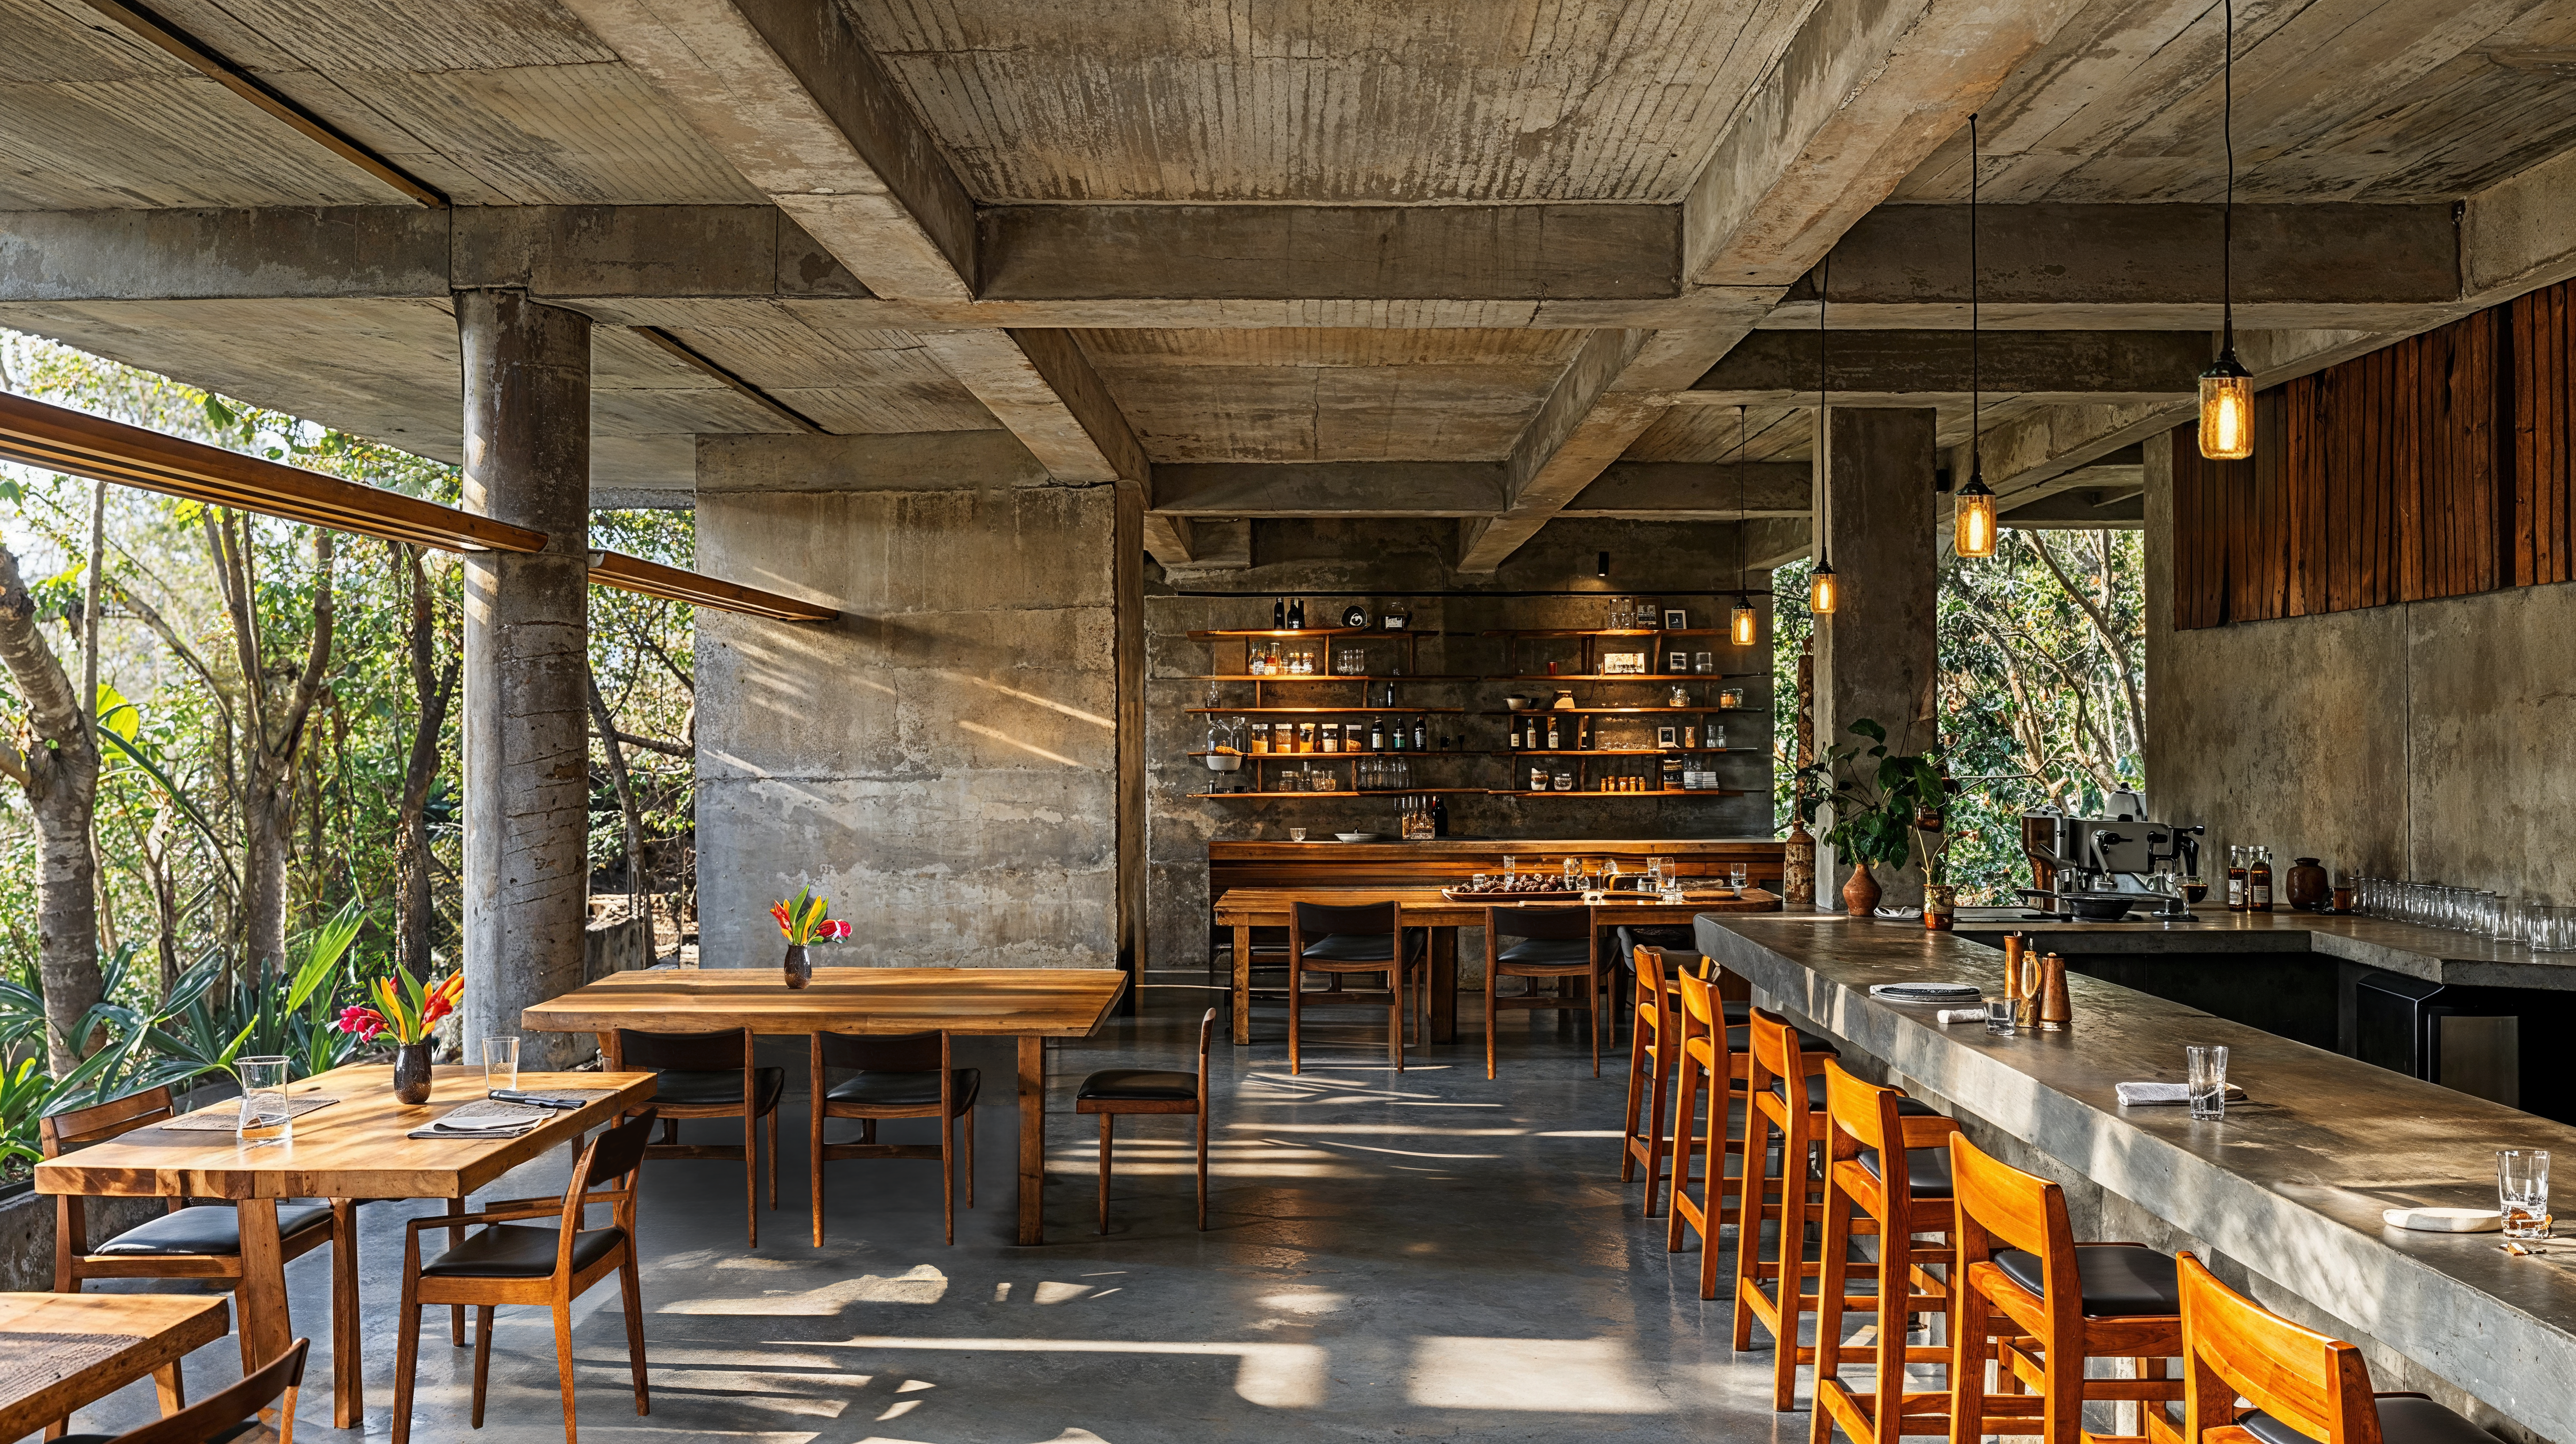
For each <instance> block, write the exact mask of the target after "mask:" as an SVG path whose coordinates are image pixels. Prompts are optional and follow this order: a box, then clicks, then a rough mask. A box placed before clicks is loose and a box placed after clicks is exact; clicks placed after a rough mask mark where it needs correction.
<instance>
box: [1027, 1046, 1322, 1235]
mask: <svg viewBox="0 0 2576 1444" xmlns="http://www.w3.org/2000/svg"><path fill="white" fill-rule="evenodd" d="M1290 1036H1291V1037H1292V1038H1293V1037H1294V1036H1295V1035H1294V1034H1293V1033H1292V1034H1291V1035H1290ZM1215 1037H1216V1009H1214V1008H1210V1009H1208V1010H1207V1013H1206V1015H1205V1016H1204V1017H1202V1018H1200V1019H1199V1071H1198V1076H1197V1077H1196V1078H1192V1077H1191V1076H1190V1075H1189V1074H1187V1073H1173V1072H1166V1071H1162V1070H1158V1069H1152V1068H1104V1069H1102V1070H1101V1071H1099V1072H1097V1073H1094V1074H1092V1075H1091V1076H1090V1077H1088V1078H1085V1079H1083V1080H1082V1086H1081V1087H1080V1088H1077V1089H1075V1090H1074V1095H1073V1111H1074V1112H1076V1113H1097V1114H1099V1115H1100V1232H1102V1233H1107V1232H1109V1154H1110V1147H1111V1144H1110V1136H1109V1134H1110V1120H1112V1119H1114V1118H1116V1117H1117V1116H1118V1115H1119V1114H1121V1113H1194V1114H1196V1115H1198V1120H1199V1228H1200V1229H1201V1230H1205V1229H1206V1228H1207V1168H1208V1045H1209V1043H1210V1042H1211V1041H1213V1040H1214V1039H1215Z"/></svg>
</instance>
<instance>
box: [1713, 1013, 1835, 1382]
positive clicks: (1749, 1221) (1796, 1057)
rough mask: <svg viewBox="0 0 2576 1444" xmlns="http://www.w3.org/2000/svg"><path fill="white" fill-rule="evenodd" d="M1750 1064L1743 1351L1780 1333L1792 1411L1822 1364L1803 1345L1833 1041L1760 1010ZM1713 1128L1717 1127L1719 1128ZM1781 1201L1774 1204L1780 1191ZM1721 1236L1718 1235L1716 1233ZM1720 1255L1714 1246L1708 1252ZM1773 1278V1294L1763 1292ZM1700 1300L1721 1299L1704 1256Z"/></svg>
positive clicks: (1740, 1242)
mask: <svg viewBox="0 0 2576 1444" xmlns="http://www.w3.org/2000/svg"><path fill="white" fill-rule="evenodd" d="M1745 1033H1746V1042H1747V1044H1748V1045H1749V1046H1748V1047H1747V1048H1746V1050H1745V1051H1746V1053H1747V1054H1748V1059H1747V1063H1746V1067H1745V1079H1744V1099H1745V1102H1744V1136H1743V1138H1742V1139H1740V1140H1739V1141H1738V1146H1739V1147H1740V1148H1741V1149H1742V1150H1743V1154H1744V1182H1743V1185H1742V1192H1741V1193H1740V1194H1739V1195H1738V1196H1737V1208H1736V1221H1735V1333H1734V1340H1735V1348H1736V1351H1737V1352H1739V1353H1741V1352H1743V1351H1745V1350H1747V1349H1750V1348H1752V1347H1753V1325H1754V1323H1755V1322H1756V1321H1757V1320H1758V1321H1759V1322H1760V1323H1761V1325H1762V1327H1764V1328H1765V1329H1768V1330H1770V1331H1771V1347H1772V1354H1771V1407H1772V1408H1774V1409H1777V1410H1781V1411H1783V1412H1786V1411H1787V1410H1789V1409H1790V1408H1792V1407H1794V1405H1795V1401H1796V1398H1797V1382H1798V1366H1799V1365H1800V1364H1809V1363H1813V1362H1815V1358H1816V1351H1815V1349H1814V1347H1813V1346H1811V1345H1807V1344H1801V1343H1799V1342H1798V1323H1799V1318H1800V1316H1801V1315H1803V1314H1805V1313H1806V1312H1807V1311H1808V1310H1809V1309H1811V1308H1813V1307H1815V1305H1816V1303H1817V1302H1818V1301H1820V1298H1821V1296H1820V1295H1816V1294H1810V1293H1808V1292H1807V1280H1808V1279H1809V1278H1810V1277H1814V1278H1816V1279H1817V1280H1818V1281H1819V1282H1818V1287H1819V1288H1821V1287H1822V1286H1823V1285H1822V1278H1823V1273H1824V1265H1823V1263H1822V1262H1821V1261H1820V1262H1817V1263H1808V1262H1807V1261H1806V1252H1807V1221H1808V1220H1809V1219H1811V1218H1818V1217H1820V1210H1819V1209H1818V1207H1817V1205H1818V1204H1820V1203H1821V1202H1822V1191H1821V1189H1820V1188H1819V1186H1818V1185H1817V1184H1815V1183H1813V1182H1811V1181H1810V1179H1809V1176H1808V1172H1807V1153H1808V1150H1809V1148H1810V1147H1812V1146H1813V1145H1814V1144H1816V1143H1818V1142H1821V1141H1822V1140H1823V1139H1824V1136H1825V1133H1826V1131H1827V1129H1828V1128H1829V1126H1830V1125H1829V1124H1828V1122H1827V1120H1826V1115H1825V1111H1824V1098H1823V1096H1822V1090H1821V1089H1819V1088H1817V1087H1816V1086H1815V1081H1814V1080H1816V1079H1817V1078H1819V1077H1821V1076H1822V1075H1823V1072H1824V1065H1825V1061H1826V1057H1827V1056H1828V1054H1827V1053H1820V1052H1819V1051H1818V1050H1819V1048H1820V1047H1821V1048H1824V1049H1827V1050H1829V1049H1830V1047H1831V1045H1830V1044H1826V1043H1825V1042H1824V1040H1823V1039H1820V1038H1818V1037H1816V1036H1815V1035H1813V1034H1810V1033H1801V1032H1800V1031H1798V1029H1796V1028H1794V1027H1792V1026H1790V1023H1789V1020H1788V1019H1786V1018H1783V1017H1781V1016H1780V1015H1779V1014H1777V1013H1773V1012H1769V1011H1767V1010H1765V1009H1762V1008H1755V1009H1754V1010H1753V1012H1752V1019H1751V1022H1750V1024H1749V1025H1748V1026H1747V1027H1746V1029H1745ZM1712 1126H1713V1125H1712ZM1774 1129H1777V1130H1778V1131H1779V1134H1780V1172H1781V1176H1780V1177H1779V1178H1776V1179H1775V1178H1773V1177H1771V1176H1770V1153H1771V1133H1772V1131H1773V1130H1774ZM1675 1167H1677V1168H1678V1167H1679V1165H1678V1164H1676V1165H1675ZM1775 1188H1776V1189H1777V1190H1778V1191H1779V1195H1780V1197H1779V1201H1778V1202H1777V1203H1774V1202H1772V1199H1771V1194H1772V1191H1773V1190H1774V1189H1775ZM1773 1220H1777V1221H1778V1224H1779V1232H1778V1248H1777V1250H1776V1253H1777V1257H1776V1258H1775V1260H1774V1261H1773V1262H1771V1263H1764V1262H1763V1261H1762V1225H1763V1224H1764V1223H1766V1222H1770V1221H1773ZM1714 1231H1715V1230H1713V1229H1712V1230H1711V1232H1714ZM1706 1252H1707V1253H1714V1252H1715V1250H1714V1249H1709V1250H1706ZM1765 1279H1768V1280H1770V1282H1771V1285H1772V1291H1771V1292H1769V1293H1765V1292H1763V1288H1762V1284H1763V1281H1764V1280H1765ZM1700 1297H1701V1298H1704V1299H1707V1298H1715V1297H1717V1292H1716V1260H1715V1259H1713V1258H1708V1257H1705V1256H1704V1257H1703V1260H1702V1262H1701V1266H1700ZM1869 1303H1870V1301H1869V1300H1867V1299H1847V1300H1845V1305H1846V1307H1858V1308H1867V1307H1869Z"/></svg>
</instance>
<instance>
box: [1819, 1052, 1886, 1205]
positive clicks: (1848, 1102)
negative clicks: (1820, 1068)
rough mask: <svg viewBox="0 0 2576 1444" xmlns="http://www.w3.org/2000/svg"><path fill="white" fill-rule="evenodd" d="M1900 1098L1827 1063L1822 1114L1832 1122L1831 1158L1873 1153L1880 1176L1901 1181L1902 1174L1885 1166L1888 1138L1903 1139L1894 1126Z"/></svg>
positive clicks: (1832, 1061) (1835, 1062)
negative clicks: (1847, 1144) (1848, 1145)
mask: <svg viewBox="0 0 2576 1444" xmlns="http://www.w3.org/2000/svg"><path fill="white" fill-rule="evenodd" d="M1899 1096H1900V1094H1899V1091H1898V1090H1897V1089H1894V1088H1887V1087H1882V1086H1880V1085H1879V1084H1876V1083H1872V1082H1870V1081H1869V1080H1867V1079H1865V1078H1855V1077H1853V1076H1852V1075H1851V1074H1850V1073H1849V1072H1847V1071H1845V1070H1844V1068H1843V1065H1842V1064H1841V1062H1839V1061H1838V1060H1836V1059H1832V1058H1828V1059H1826V1060H1825V1112H1826V1114H1827V1115H1829V1116H1830V1117H1831V1118H1832V1119H1833V1133H1832V1134H1831V1135H1829V1136H1830V1137H1831V1139H1832V1142H1833V1149H1834V1155H1835V1156H1836V1157H1838V1158H1844V1157H1849V1156H1850V1153H1851V1152H1857V1151H1859V1150H1860V1149H1863V1148H1868V1149H1874V1150H1876V1151H1877V1153H1878V1156H1879V1158H1880V1160H1881V1163H1880V1170H1881V1174H1880V1176H1881V1177H1882V1178H1886V1177H1889V1176H1890V1175H1895V1176H1900V1177H1901V1176H1902V1175H1903V1173H1904V1170H1902V1169H1889V1168H1887V1167H1886V1164H1885V1159H1886V1158H1887V1155H1888V1146H1887V1141H1888V1140H1889V1139H1890V1138H1896V1139H1899V1140H1900V1141H1901V1140H1902V1138H1903V1136H1904V1135H1903V1134H1902V1133H1900V1132H1899V1131H1898V1125H1897V1122H1896V1100H1897V1098H1898V1097H1899ZM1845 1137H1849V1138H1850V1139H1851V1149H1850V1152H1846V1151H1845V1149H1844V1147H1843V1142H1842V1140H1843V1139H1844V1138H1845Z"/></svg>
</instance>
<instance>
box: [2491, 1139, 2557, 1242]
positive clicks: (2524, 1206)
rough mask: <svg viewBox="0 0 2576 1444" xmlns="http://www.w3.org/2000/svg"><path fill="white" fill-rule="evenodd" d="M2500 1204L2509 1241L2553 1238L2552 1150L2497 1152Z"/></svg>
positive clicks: (2504, 1150)
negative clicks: (2550, 1153) (2550, 1175)
mask: <svg viewBox="0 0 2576 1444" xmlns="http://www.w3.org/2000/svg"><path fill="white" fill-rule="evenodd" d="M2496 1205H2497V1206H2498V1207H2499V1208H2501V1209H2502V1210H2503V1211H2504V1236H2505V1237H2506V1238H2547V1237H2549V1150H2548V1149H2546V1148H2504V1149H2498V1150H2497V1151H2496Z"/></svg>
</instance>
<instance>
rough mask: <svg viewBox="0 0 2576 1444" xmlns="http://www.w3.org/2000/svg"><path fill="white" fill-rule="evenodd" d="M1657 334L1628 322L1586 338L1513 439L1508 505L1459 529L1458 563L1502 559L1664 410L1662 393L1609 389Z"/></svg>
mask: <svg viewBox="0 0 2576 1444" xmlns="http://www.w3.org/2000/svg"><path fill="white" fill-rule="evenodd" d="M1652 339H1653V337H1652V335H1651V334H1650V333H1648V332H1644V331H1624V330H1622V331H1611V330H1602V331H1595V332H1593V333H1592V334H1591V335H1590V336H1587V337H1585V338H1584V342H1583V349H1582V350H1580V351H1577V352H1576V353H1575V355H1574V359H1573V360H1572V361H1570V362H1568V363H1566V367H1565V370H1564V372H1563V373H1561V374H1560V375H1559V376H1558V377H1557V380H1556V385H1555V386H1553V387H1551V388H1550V389H1549V391H1548V394H1547V399H1546V400H1545V401H1544V402H1542V403H1540V405H1539V410H1538V415H1537V416H1536V417H1534V418H1533V419H1532V420H1531V421H1530V424H1529V426H1528V428H1527V429H1525V430H1524V431H1522V433H1521V435H1520V439H1519V440H1518V441H1516V442H1514V443H1513V445H1512V454H1511V456H1510V457H1509V458H1508V459H1507V460H1506V461H1505V463H1504V467H1505V477H1504V486H1505V488H1506V490H1505V498H1506V509H1505V510H1504V512H1503V513H1502V515H1500V516H1495V517H1488V518H1483V519H1479V520H1474V521H1470V522H1468V523H1466V525H1465V526H1464V527H1463V528H1462V529H1461V531H1460V534H1459V547H1458V570H1459V571H1461V572H1465V573H1468V574H1471V575H1474V574H1481V573H1490V572H1492V571H1494V570H1496V569H1497V568H1499V567H1501V566H1502V564H1503V559H1504V558H1505V557H1508V556H1510V555H1511V554H1512V553H1513V552H1514V551H1517V550H1518V549H1519V548H1520V545H1521V543H1523V542H1525V541H1528V540H1529V539H1530V538H1531V537H1533V536H1535V535H1537V534H1538V529H1539V528H1540V527H1543V526H1545V525H1547V522H1548V518H1550V517H1552V516H1554V515H1556V513H1557V512H1558V511H1560V510H1561V509H1563V508H1564V506H1565V504H1566V503H1567V502H1569V501H1571V500H1573V499H1574V497H1575V495H1576V494H1577V493H1579V492H1581V491H1582V490H1583V488H1585V487H1586V486H1589V485H1591V484H1592V479H1593V478H1594V477H1596V476H1599V475H1600V474H1601V469H1602V468H1603V467H1605V466H1608V465H1609V464H1610V463H1611V462H1613V461H1616V460H1618V459H1619V453H1621V452H1623V451H1626V450H1627V449H1628V444H1629V443H1630V442H1633V441H1635V440H1636V439H1637V438H1638V436H1639V435H1641V434H1642V433H1643V432H1644V431H1645V429H1646V428H1647V427H1649V426H1651V425H1653V424H1654V421H1655V418H1656V417H1657V416H1660V415H1662V414H1663V410H1664V406H1665V404H1666V402H1665V398H1663V397H1662V396H1660V395H1653V394H1648V393H1643V392H1621V393H1619V394H1617V395H1615V396H1614V395H1612V394H1611V392H1612V388H1613V387H1614V386H1616V384H1617V383H1618V380H1619V377H1620V374H1621V373H1622V372H1624V371H1626V370H1627V368H1628V365H1629V363H1631V362H1633V361H1635V360H1636V359H1637V358H1638V356H1639V355H1640V354H1641V353H1643V351H1644V350H1645V347H1646V343H1647V342H1648V341H1650V340H1652Z"/></svg>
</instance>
